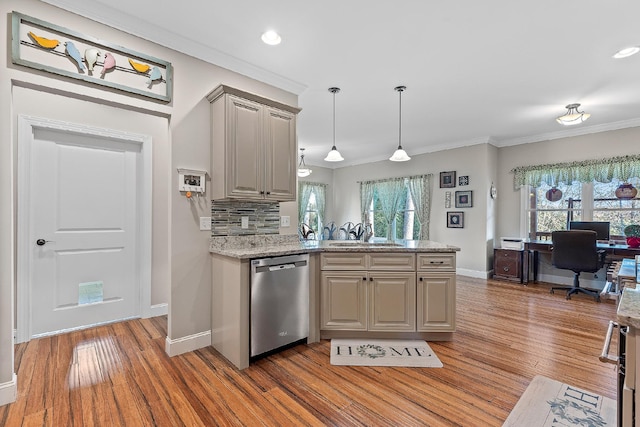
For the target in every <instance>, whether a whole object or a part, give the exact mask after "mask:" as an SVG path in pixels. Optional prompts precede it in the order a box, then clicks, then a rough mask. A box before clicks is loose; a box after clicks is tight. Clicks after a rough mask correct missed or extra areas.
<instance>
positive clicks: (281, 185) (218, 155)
mask: <svg viewBox="0 0 640 427" xmlns="http://www.w3.org/2000/svg"><path fill="white" fill-rule="evenodd" d="M207 99H208V100H209V102H211V124H212V128H211V172H210V174H211V197H212V199H214V200H220V199H240V200H270V201H293V200H295V199H296V169H297V152H296V114H298V112H300V109H299V108H296V107H291V106H288V105H285V104H281V103H279V102H276V101H273V100H270V99H267V98H263V97H260V96H258V95H254V94H251V93H248V92H244V91H241V90H238V89H234V88H231V87H229V86H224V85H220V86H218V87H217V88H216V89H214V90H213V91H212V92H211V93H209V94H208V95H207Z"/></svg>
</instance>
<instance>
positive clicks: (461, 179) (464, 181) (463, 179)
mask: <svg viewBox="0 0 640 427" xmlns="http://www.w3.org/2000/svg"><path fill="white" fill-rule="evenodd" d="M458 185H459V186H460V187H462V186H463V185H469V175H463V176H460V177H458Z"/></svg>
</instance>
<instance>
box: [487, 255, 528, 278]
mask: <svg viewBox="0 0 640 427" xmlns="http://www.w3.org/2000/svg"><path fill="white" fill-rule="evenodd" d="M522 256H523V252H522V251H516V250H506V249H496V250H495V251H494V253H493V273H494V277H495V278H498V279H507V280H514V281H518V282H521V281H522Z"/></svg>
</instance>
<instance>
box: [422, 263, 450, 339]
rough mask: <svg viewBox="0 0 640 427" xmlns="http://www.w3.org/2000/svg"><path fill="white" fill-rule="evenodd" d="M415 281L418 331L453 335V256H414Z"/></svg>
mask: <svg viewBox="0 0 640 427" xmlns="http://www.w3.org/2000/svg"><path fill="white" fill-rule="evenodd" d="M417 279H418V281H417V317H418V325H417V329H418V331H421V332H453V331H455V329H456V256H455V254H435V253H433V254H418V271H417Z"/></svg>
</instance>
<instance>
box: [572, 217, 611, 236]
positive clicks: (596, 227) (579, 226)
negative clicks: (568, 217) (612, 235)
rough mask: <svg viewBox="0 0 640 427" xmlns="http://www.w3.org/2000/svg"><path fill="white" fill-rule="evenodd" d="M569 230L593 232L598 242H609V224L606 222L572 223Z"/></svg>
mask: <svg viewBox="0 0 640 427" xmlns="http://www.w3.org/2000/svg"><path fill="white" fill-rule="evenodd" d="M569 230H593V231H595V232H596V240H609V223H608V222H604V221H570V222H569Z"/></svg>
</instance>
